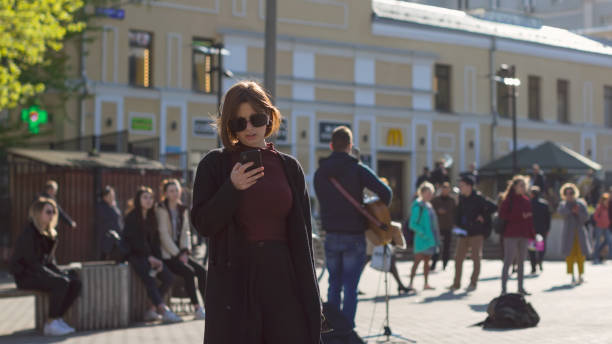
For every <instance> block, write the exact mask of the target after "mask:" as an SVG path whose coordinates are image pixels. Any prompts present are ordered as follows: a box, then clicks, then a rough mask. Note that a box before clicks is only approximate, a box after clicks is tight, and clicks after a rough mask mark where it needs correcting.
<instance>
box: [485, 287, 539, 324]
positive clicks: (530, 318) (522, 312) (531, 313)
mask: <svg viewBox="0 0 612 344" xmlns="http://www.w3.org/2000/svg"><path fill="white" fill-rule="evenodd" d="M487 313H488V314H489V316H488V317H487V319H486V320H485V321H483V322H481V323H479V324H478V325H482V326H483V327H484V328H527V327H535V326H537V325H538V323H539V322H540V316H539V315H538V313H537V312H536V311H535V309H533V307H532V306H531V304H530V303H527V302H526V301H525V297H523V295H521V294H506V295H502V296H500V297H496V298H494V299H493V300H492V301H491V303H489V306H488V307H487Z"/></svg>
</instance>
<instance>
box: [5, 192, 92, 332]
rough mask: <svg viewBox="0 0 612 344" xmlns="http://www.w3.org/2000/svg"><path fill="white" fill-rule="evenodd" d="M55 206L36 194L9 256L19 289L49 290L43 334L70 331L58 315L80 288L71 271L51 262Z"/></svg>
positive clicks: (54, 232) (55, 236) (55, 234)
mask: <svg viewBox="0 0 612 344" xmlns="http://www.w3.org/2000/svg"><path fill="white" fill-rule="evenodd" d="M58 213H59V211H58V207H57V205H56V203H55V201H54V200H53V199H51V198H46V197H39V198H38V199H36V200H35V201H34V203H32V205H31V206H30V222H29V223H28V225H27V227H26V228H25V229H24V230H23V231H22V232H21V234H20V235H19V238H18V239H17V242H16V243H15V247H14V248H13V256H12V257H11V267H10V272H11V274H12V275H13V276H14V277H15V283H16V284H17V288H19V289H30V290H40V291H44V292H48V293H49V296H50V297H49V300H50V301H49V319H48V321H47V323H46V324H45V327H44V334H45V335H47V336H61V335H66V334H70V333H73V332H74V329H73V328H72V327H70V326H69V325H68V324H66V322H64V320H63V319H62V317H63V316H64V314H65V313H66V311H68V309H69V308H70V306H71V305H72V304H73V303H74V301H75V300H76V298H77V297H78V296H79V293H80V291H81V281H80V280H79V279H78V277H77V275H76V273H74V272H69V273H66V272H63V271H60V269H59V268H58V267H57V265H55V249H56V247H57V232H56V230H55V226H56V225H57V219H58Z"/></svg>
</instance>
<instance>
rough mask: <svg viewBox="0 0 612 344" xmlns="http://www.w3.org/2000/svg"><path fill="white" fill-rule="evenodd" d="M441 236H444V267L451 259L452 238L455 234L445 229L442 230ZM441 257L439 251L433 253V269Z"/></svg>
mask: <svg viewBox="0 0 612 344" xmlns="http://www.w3.org/2000/svg"><path fill="white" fill-rule="evenodd" d="M440 236H441V237H442V268H446V264H448V260H449V259H450V249H451V240H452V239H453V235H452V234H451V232H450V231H443V232H440ZM439 259H440V254H439V253H436V254H434V255H433V257H432V258H431V268H432V269H435V267H436V263H437V262H438V260H439Z"/></svg>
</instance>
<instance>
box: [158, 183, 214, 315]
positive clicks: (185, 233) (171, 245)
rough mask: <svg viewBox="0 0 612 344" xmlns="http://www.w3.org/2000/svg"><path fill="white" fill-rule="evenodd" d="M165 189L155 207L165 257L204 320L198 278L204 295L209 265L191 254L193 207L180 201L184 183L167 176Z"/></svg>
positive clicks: (197, 313) (163, 184) (162, 188)
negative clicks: (183, 283)
mask: <svg viewBox="0 0 612 344" xmlns="http://www.w3.org/2000/svg"><path fill="white" fill-rule="evenodd" d="M161 190H162V192H163V198H162V201H161V202H160V203H159V205H158V206H157V207H156V208H155V215H156V216H157V223H158V230H159V238H160V241H161V256H162V259H163V261H164V264H165V265H166V266H167V267H168V269H170V271H171V272H172V273H173V274H176V275H178V276H180V277H181V278H183V280H184V281H185V290H186V291H187V295H189V298H190V299H191V304H192V305H193V307H194V310H195V314H194V319H195V320H204V318H205V313H204V308H203V307H202V306H201V305H200V301H199V300H198V295H197V291H196V286H195V278H197V279H198V289H199V291H200V295H201V296H202V298H204V295H205V290H206V268H204V266H203V265H202V264H200V263H198V262H197V261H196V260H195V259H193V258H192V257H191V255H190V253H191V229H190V227H191V224H190V222H189V210H188V209H187V207H185V206H183V204H182V202H181V201H180V199H181V191H182V190H181V184H180V183H179V181H178V180H176V179H166V180H164V181H163V182H162V185H161Z"/></svg>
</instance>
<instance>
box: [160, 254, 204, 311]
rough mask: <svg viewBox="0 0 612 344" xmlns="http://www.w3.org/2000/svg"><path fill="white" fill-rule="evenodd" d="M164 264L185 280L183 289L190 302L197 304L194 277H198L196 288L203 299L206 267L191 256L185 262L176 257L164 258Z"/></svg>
mask: <svg viewBox="0 0 612 344" xmlns="http://www.w3.org/2000/svg"><path fill="white" fill-rule="evenodd" d="M164 264H166V266H168V269H170V271H171V272H172V273H173V274H175V275H179V276H180V277H182V278H183V279H184V280H185V289H186V291H187V294H188V295H189V298H190V299H191V304H193V305H197V304H199V302H198V296H197V294H196V287H195V278H197V279H198V289H199V290H200V295H202V299H203V298H204V295H205V294H204V292H205V291H206V268H204V266H202V264H200V263H198V262H196V261H195V260H194V259H193V258H191V257H189V260H188V261H187V264H185V263H183V262H181V261H180V260H179V259H178V257H174V258H172V259H167V260H164Z"/></svg>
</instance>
